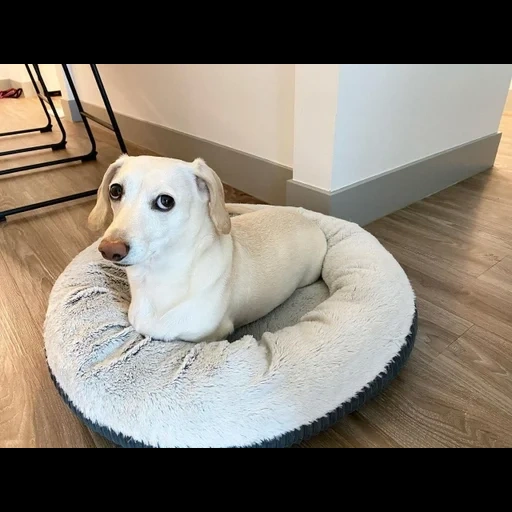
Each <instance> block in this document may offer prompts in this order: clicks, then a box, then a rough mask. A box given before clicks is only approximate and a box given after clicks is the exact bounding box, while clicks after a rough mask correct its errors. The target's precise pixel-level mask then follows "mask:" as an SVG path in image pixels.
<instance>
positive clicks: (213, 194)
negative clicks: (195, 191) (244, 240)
mask: <svg viewBox="0 0 512 512" xmlns="http://www.w3.org/2000/svg"><path fill="white" fill-rule="evenodd" d="M192 165H193V168H194V174H195V176H196V180H197V183H198V186H199V189H200V190H201V191H203V190H204V191H205V192H206V191H207V193H208V198H209V208H210V217H211V219H212V222H213V225H214V226H215V229H216V230H217V233H219V235H221V234H222V235H227V234H229V232H230V231H231V218H230V216H229V213H228V211H227V210H226V203H225V198H224V187H223V186H222V181H220V178H219V177H218V176H217V173H216V172H215V171H214V170H213V169H211V168H210V167H209V166H208V165H207V164H206V162H205V161H204V160H203V159H202V158H196V159H195V160H194V161H193V162H192ZM205 187H206V190H205Z"/></svg>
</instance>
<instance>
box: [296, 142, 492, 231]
mask: <svg viewBox="0 0 512 512" xmlns="http://www.w3.org/2000/svg"><path fill="white" fill-rule="evenodd" d="M500 140H501V133H496V134H492V135H489V136H487V137H483V138H481V139H477V140H474V141H472V142H469V143H467V144H464V145H461V146H458V147H455V148H452V149H449V150H447V151H443V152H441V153H438V154H435V155H432V156H430V157H427V158H424V159H422V160H418V161H416V162H413V163H411V164H408V165H404V166H402V167H399V168H397V169H394V170H392V171H389V172H386V173H385V174H381V175H379V176H376V177H374V178H370V179H369V180H365V181H363V182H360V183H356V184H354V185H351V186H349V187H346V188H343V189H340V190H337V191H334V192H326V191H324V190H320V189H316V188H314V187H310V186H308V185H304V184H303V183H299V182H296V181H293V180H290V181H289V182H288V184H287V204H288V205H291V206H302V207H304V208H309V209H312V210H315V211H319V212H321V213H325V214H328V215H332V216H334V217H338V218H342V219H346V220H349V221H352V222H356V223H357V224H359V225H361V226H365V225H367V224H369V223H370V222H372V221H374V220H377V219H379V218H381V217H384V216H386V215H389V214H390V213H393V212H395V211H397V210H400V209H402V208H405V207H406V206H408V205H410V204H412V203H414V202H416V201H419V200H421V199H424V198H425V197H428V196H430V195H432V194H435V193H437V192H439V191H441V190H444V189H445V188H448V187H450V186H452V185H455V184H456V183H458V182H460V181H463V180H465V179H467V178H469V177H471V176H473V175H475V174H478V173H480V172H483V171H486V170H488V169H490V168H492V167H493V165H494V161H495V159H496V154H497V152H498V146H499V144H500Z"/></svg>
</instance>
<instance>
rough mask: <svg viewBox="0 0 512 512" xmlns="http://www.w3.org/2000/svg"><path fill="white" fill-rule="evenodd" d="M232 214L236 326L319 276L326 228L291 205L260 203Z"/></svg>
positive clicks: (253, 318)
mask: <svg viewBox="0 0 512 512" xmlns="http://www.w3.org/2000/svg"><path fill="white" fill-rule="evenodd" d="M248 206H249V208H248V209H246V210H245V211H250V212H251V213H246V214H242V215H240V216H238V217H234V218H233V219H232V232H231V234H232V237H233V242H234V245H233V247H234V249H233V250H234V253H233V268H232V275H231V283H230V285H231V290H232V295H231V298H230V313H231V315H232V318H233V322H234V324H235V327H236V326H240V325H243V324H247V323H249V322H252V321H254V320H256V319H258V318H261V317H262V316H264V315H266V314H267V313H269V312H270V311H272V310H273V309H275V308H276V307H277V306H279V305H280V304H282V303H283V302H284V301H285V300H286V299H288V298H289V297H290V296H291V295H292V294H293V292H294V291H295V290H296V289H297V288H301V287H303V286H307V285H309V284H312V283H314V282H315V281H317V280H318V279H319V278H320V275H321V271H322V265H323V261H324V256H325V253H326V250H327V242H326V239H325V235H324V233H323V232H322V231H321V230H320V228H318V226H316V225H315V224H314V223H312V222H311V221H309V220H308V219H306V218H305V217H304V216H302V215H301V214H300V213H298V212H296V211H293V210H291V209H289V208H286V207H283V208H281V207H268V208H261V209H257V208H256V209H255V210H256V211H252V210H251V209H250V208H251V206H252V205H248Z"/></svg>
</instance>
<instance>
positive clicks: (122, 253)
mask: <svg viewBox="0 0 512 512" xmlns="http://www.w3.org/2000/svg"><path fill="white" fill-rule="evenodd" d="M98 250H99V251H100V252H101V255H102V256H103V257H104V258H105V259H106V260H109V261H121V260H123V259H124V258H126V256H127V255H128V252H129V251H130V247H129V246H128V245H127V244H125V243H124V242H122V241H121V240H102V241H101V243H100V245H99V247H98Z"/></svg>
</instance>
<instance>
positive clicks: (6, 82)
mask: <svg viewBox="0 0 512 512" xmlns="http://www.w3.org/2000/svg"><path fill="white" fill-rule="evenodd" d="M11 83H12V82H11V79H10V78H0V91H6V90H7V89H10V88H11V87H12V85H11Z"/></svg>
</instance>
